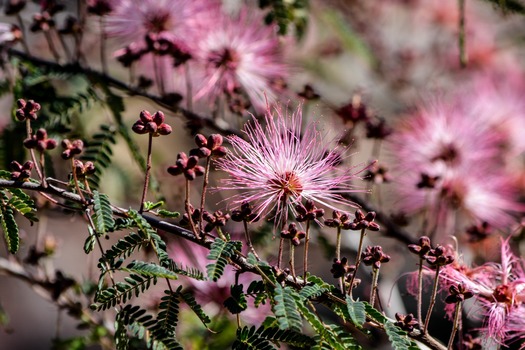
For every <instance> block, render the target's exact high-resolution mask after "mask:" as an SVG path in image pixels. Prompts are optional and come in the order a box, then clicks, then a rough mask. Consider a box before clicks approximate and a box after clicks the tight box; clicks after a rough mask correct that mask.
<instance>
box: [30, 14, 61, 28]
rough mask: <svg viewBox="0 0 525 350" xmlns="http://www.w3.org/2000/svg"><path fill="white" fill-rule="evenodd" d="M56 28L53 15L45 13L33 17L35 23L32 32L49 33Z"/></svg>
mask: <svg viewBox="0 0 525 350" xmlns="http://www.w3.org/2000/svg"><path fill="white" fill-rule="evenodd" d="M54 27H55V20H54V19H53V17H52V15H51V14H50V13H49V12H47V11H44V12H42V13H35V14H34V15H33V23H31V26H30V30H31V31H32V32H34V33H36V32H47V31H49V30H50V29H51V28H54Z"/></svg>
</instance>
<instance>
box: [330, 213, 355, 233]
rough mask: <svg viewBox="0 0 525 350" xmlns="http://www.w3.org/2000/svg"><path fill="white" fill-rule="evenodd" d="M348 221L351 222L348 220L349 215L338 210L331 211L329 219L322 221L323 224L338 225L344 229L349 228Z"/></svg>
mask: <svg viewBox="0 0 525 350" xmlns="http://www.w3.org/2000/svg"><path fill="white" fill-rule="evenodd" d="M350 223H352V221H350V215H348V214H347V213H341V212H340V211H338V210H334V211H333V212H332V218H331V219H326V220H325V221H324V224H325V225H326V226H328V227H338V228H342V229H344V230H347V229H348V228H349V225H350Z"/></svg>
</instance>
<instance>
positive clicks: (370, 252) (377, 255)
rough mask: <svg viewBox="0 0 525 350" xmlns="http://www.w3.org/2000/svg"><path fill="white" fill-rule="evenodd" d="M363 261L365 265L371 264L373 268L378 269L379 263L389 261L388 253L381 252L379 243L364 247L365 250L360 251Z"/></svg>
mask: <svg viewBox="0 0 525 350" xmlns="http://www.w3.org/2000/svg"><path fill="white" fill-rule="evenodd" d="M361 257H362V259H363V263H364V264H365V265H367V266H370V265H372V268H373V269H379V268H380V267H381V264H382V263H383V264H384V263H387V262H389V261H390V255H387V254H385V253H384V252H383V248H382V247H381V246H379V245H376V246H372V247H370V246H369V247H366V249H365V251H364V252H363V253H361Z"/></svg>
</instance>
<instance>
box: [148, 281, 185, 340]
mask: <svg viewBox="0 0 525 350" xmlns="http://www.w3.org/2000/svg"><path fill="white" fill-rule="evenodd" d="M164 293H165V294H166V295H165V296H163V297H162V298H161V302H160V304H159V309H160V312H159V314H158V315H157V319H156V323H155V325H153V326H152V327H150V331H151V336H152V338H153V339H154V340H155V341H156V342H159V343H160V344H158V345H161V344H162V346H165V347H166V349H168V350H178V349H180V350H182V346H181V345H180V344H179V342H178V341H177V339H176V337H175V327H176V326H177V323H178V322H179V304H180V299H179V293H180V288H179V289H178V290H177V291H176V292H171V291H169V290H166V291H164Z"/></svg>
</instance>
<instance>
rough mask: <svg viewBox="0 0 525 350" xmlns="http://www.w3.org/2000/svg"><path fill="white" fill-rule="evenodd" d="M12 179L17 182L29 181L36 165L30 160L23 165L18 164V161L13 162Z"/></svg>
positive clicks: (11, 165)
mask: <svg viewBox="0 0 525 350" xmlns="http://www.w3.org/2000/svg"><path fill="white" fill-rule="evenodd" d="M9 165H10V167H11V170H12V172H11V179H12V180H13V181H17V182H24V181H28V180H29V178H30V177H31V170H32V169H33V167H34V163H33V162H32V161H30V160H28V161H27V162H25V163H24V164H23V165H21V164H20V163H18V162H17V161H16V160H13V161H12V162H11V164H9Z"/></svg>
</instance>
